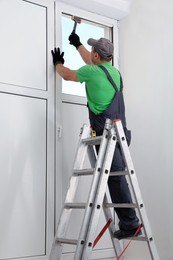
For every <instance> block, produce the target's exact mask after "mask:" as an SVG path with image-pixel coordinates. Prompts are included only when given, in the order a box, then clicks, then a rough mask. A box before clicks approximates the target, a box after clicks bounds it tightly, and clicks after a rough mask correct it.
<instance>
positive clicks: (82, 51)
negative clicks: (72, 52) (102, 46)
mask: <svg viewBox="0 0 173 260" xmlns="http://www.w3.org/2000/svg"><path fill="white" fill-rule="evenodd" d="M78 52H79V54H80V56H81V57H82V59H83V61H84V62H85V63H86V64H91V52H89V51H88V50H87V49H86V48H85V47H84V46H83V45H80V46H79V47H78Z"/></svg>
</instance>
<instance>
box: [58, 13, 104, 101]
mask: <svg viewBox="0 0 173 260" xmlns="http://www.w3.org/2000/svg"><path fill="white" fill-rule="evenodd" d="M73 26H74V21H73V20H72V19H71V16H68V15H63V16H62V50H63V51H64V59H65V66H67V67H68V68H70V69H73V70H76V69H78V68H80V67H81V66H83V65H85V63H84V61H83V60H82V58H81V57H80V55H79V53H78V52H77V51H76V48H75V47H74V46H72V45H70V44H69V41H68V37H69V35H70V34H71V32H72V30H73ZM108 30H109V28H108V27H106V26H103V25H100V24H96V23H92V22H88V21H86V20H82V22H81V23H80V24H77V28H76V33H77V34H78V35H79V37H80V40H81V42H82V44H84V46H85V47H86V48H87V49H88V50H89V51H90V50H91V46H89V45H88V44H87V40H88V38H95V39H99V38H100V37H106V36H105V34H106V32H107V31H108ZM62 93H64V94H71V95H77V96H83V97H85V96H86V95H85V84H84V83H83V84H81V83H79V82H71V81H65V80H63V82H62Z"/></svg>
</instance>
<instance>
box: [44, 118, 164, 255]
mask: <svg viewBox="0 0 173 260" xmlns="http://www.w3.org/2000/svg"><path fill="white" fill-rule="evenodd" d="M118 142H119V144H120V146H121V150H122V154H123V156H124V160H125V163H126V170H125V171H124V172H113V173H110V167H111V163H112V158H113V154H114V150H115V147H116V144H117V143H118ZM98 144H99V145H100V148H99V153H98V156H96V153H95V150H94V147H95V145H98ZM86 154H88V156H89V159H90V163H91V168H89V169H83V163H84V159H85V156H86ZM86 175H92V176H93V177H92V183H91V187H90V191H89V196H88V200H87V202H86V203H76V202H74V198H75V194H76V191H77V187H78V183H79V177H82V176H86ZM116 175H127V176H128V178H129V183H130V185H131V187H132V193H133V197H134V200H135V202H134V203H132V204H113V203H108V199H107V195H106V188H107V181H108V178H109V176H116ZM113 207H114V208H116V207H121V208H123V207H124V208H126V207H134V208H137V209H138V211H139V217H140V220H141V223H142V226H143V236H141V237H138V238H135V239H137V240H141V241H145V242H147V245H148V249H149V253H150V256H151V259H152V260H159V256H158V253H157V250H156V247H155V243H154V240H153V237H152V234H151V229H150V225H149V221H148V218H147V214H146V212H145V207H144V203H143V201H142V199H141V193H140V190H139V185H138V182H137V178H136V174H135V170H134V167H133V163H132V160H131V156H130V152H129V148H128V145H127V142H126V138H125V134H124V130H123V127H122V124H121V121H120V120H117V121H115V122H113V121H111V120H109V119H107V120H106V123H105V128H104V131H103V135H102V136H98V137H92V136H91V129H90V127H89V126H86V125H84V126H83V128H82V132H81V135H80V140H79V144H78V149H77V153H76V157H75V163H74V169H73V174H72V176H71V179H70V186H69V189H68V191H67V195H66V199H65V203H64V206H63V209H62V213H61V216H60V220H59V223H58V227H57V231H56V235H55V239H54V242H53V245H52V250H51V253H50V257H49V260H60V259H61V257H62V250H63V245H64V244H71V245H76V250H75V254H74V258H73V259H74V260H89V259H91V254H92V249H93V243H94V239H95V236H96V231H97V224H98V221H99V217H100V213H101V209H103V211H104V214H105V217H106V219H107V220H108V219H110V218H111V219H113V216H112V212H111V208H113ZM79 208H80V209H84V210H85V213H84V217H83V221H82V223H81V228H80V232H79V237H78V238H77V239H75V240H74V239H70V238H66V233H67V229H68V226H69V220H70V217H71V213H72V210H75V209H79ZM109 232H110V236H111V240H112V244H113V248H114V251H115V255H116V257H118V256H119V255H120V253H121V251H122V248H121V244H120V242H119V240H117V239H114V238H113V233H114V232H115V226H114V224H113V223H111V225H110V226H109ZM119 259H121V260H123V259H124V257H123V256H121V258H119Z"/></svg>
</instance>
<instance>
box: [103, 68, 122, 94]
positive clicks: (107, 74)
mask: <svg viewBox="0 0 173 260" xmlns="http://www.w3.org/2000/svg"><path fill="white" fill-rule="evenodd" d="M99 67H100V68H101V69H102V70H103V71H104V73H105V74H106V76H107V78H108V80H109V81H110V83H111V84H112V86H113V87H114V89H115V90H116V92H118V91H119V90H118V88H117V85H116V84H115V82H114V81H113V79H112V77H111V75H110V74H109V72H108V71H107V69H106V68H105V67H104V66H102V65H99ZM122 88H123V83H122V78H121V74H120V90H122Z"/></svg>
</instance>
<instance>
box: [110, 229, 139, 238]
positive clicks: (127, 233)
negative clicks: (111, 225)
mask: <svg viewBox="0 0 173 260" xmlns="http://www.w3.org/2000/svg"><path fill="white" fill-rule="evenodd" d="M137 230H138V227H137V228H135V229H131V230H123V229H120V230H117V231H115V232H114V238H117V239H119V240H120V239H123V238H129V237H133V236H134V235H135V233H136V231H137ZM140 235H142V232H141V230H139V232H138V233H137V234H136V235H135V237H137V236H140Z"/></svg>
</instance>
